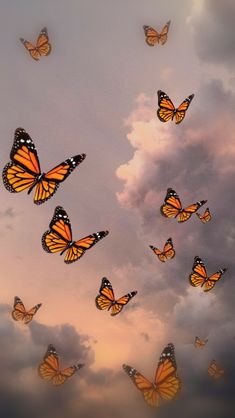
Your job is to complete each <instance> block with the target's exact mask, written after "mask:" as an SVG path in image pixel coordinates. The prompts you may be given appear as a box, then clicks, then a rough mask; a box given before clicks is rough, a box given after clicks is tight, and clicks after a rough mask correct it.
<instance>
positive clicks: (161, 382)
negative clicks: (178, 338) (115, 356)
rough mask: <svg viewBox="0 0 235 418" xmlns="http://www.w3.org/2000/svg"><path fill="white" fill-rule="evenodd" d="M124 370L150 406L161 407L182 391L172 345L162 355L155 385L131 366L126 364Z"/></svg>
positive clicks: (168, 345)
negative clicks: (162, 402) (164, 402)
mask: <svg viewBox="0 0 235 418" xmlns="http://www.w3.org/2000/svg"><path fill="white" fill-rule="evenodd" d="M123 369H124V370H125V372H126V373H127V374H128V376H129V377H130V378H131V380H132V381H133V383H134V385H135V386H136V387H137V389H139V390H140V391H141V393H142V395H143V397H144V400H145V402H147V404H148V405H150V406H159V404H160V403H161V401H163V400H171V399H173V398H175V397H176V395H177V393H178V392H179V391H180V388H181V381H180V379H179V378H178V376H177V366H176V361H175V349H174V345H173V344H171V343H169V344H167V346H166V347H165V348H164V350H163V352H162V354H161V357H160V360H159V363H158V366H157V370H156V374H155V378H154V382H153V383H152V382H150V381H149V380H148V379H146V377H144V376H143V375H142V374H140V373H139V372H138V371H137V370H136V369H134V368H133V367H131V366H128V365H126V364H124V365H123Z"/></svg>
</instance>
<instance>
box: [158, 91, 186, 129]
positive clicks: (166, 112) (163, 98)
mask: <svg viewBox="0 0 235 418" xmlns="http://www.w3.org/2000/svg"><path fill="white" fill-rule="evenodd" d="M157 94H158V106H159V109H158V110H157V115H158V118H159V119H160V121H161V122H168V121H169V120H174V118H175V123H176V124H177V125H178V124H179V123H181V122H182V120H183V119H184V117H185V114H186V111H187V109H188V108H189V105H190V103H191V101H192V100H193V98H194V94H191V95H190V96H188V97H187V98H186V99H185V100H184V101H183V102H182V103H181V105H180V106H179V107H177V108H175V106H174V105H173V103H172V101H171V99H170V97H169V96H167V94H166V93H164V91H162V90H158V92H157Z"/></svg>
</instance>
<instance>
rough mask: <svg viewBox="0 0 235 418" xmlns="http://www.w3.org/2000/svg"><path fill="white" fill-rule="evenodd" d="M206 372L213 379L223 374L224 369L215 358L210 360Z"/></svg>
mask: <svg viewBox="0 0 235 418" xmlns="http://www.w3.org/2000/svg"><path fill="white" fill-rule="evenodd" d="M208 374H209V376H211V377H213V378H214V379H220V378H221V377H223V376H224V369H222V368H221V367H220V366H219V365H218V363H217V362H216V361H215V360H212V362H211V364H210V365H209V367H208Z"/></svg>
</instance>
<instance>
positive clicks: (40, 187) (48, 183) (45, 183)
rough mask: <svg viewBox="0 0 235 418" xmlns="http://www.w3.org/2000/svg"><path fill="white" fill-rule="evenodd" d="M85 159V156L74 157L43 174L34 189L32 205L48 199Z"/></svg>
mask: <svg viewBox="0 0 235 418" xmlns="http://www.w3.org/2000/svg"><path fill="white" fill-rule="evenodd" d="M85 158H86V154H80V155H75V156H74V157H71V158H68V159H67V160H65V161H63V162H62V163H60V164H59V165H57V166H56V167H54V168H53V169H52V170H50V171H48V173H46V174H44V176H43V177H42V179H41V180H40V181H39V182H38V183H37V185H36V187H35V194H34V203H36V205H40V204H41V203H44V202H46V200H48V199H50V198H51V197H52V196H53V195H54V193H55V192H56V190H57V189H58V187H59V185H60V183H62V182H63V181H64V180H65V179H67V177H68V176H69V175H70V174H71V173H72V171H73V170H74V169H75V168H76V167H77V166H78V165H79V164H81V162H82V161H83V160H84V159H85Z"/></svg>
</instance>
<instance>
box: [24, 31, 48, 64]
mask: <svg viewBox="0 0 235 418" xmlns="http://www.w3.org/2000/svg"><path fill="white" fill-rule="evenodd" d="M20 41H21V42H22V44H23V45H24V46H25V48H26V49H27V51H28V52H29V54H30V56H31V57H32V58H33V59H34V60H35V61H38V60H39V58H40V57H46V56H47V55H49V54H50V53H51V44H50V43H49V38H48V33H47V28H43V29H42V30H41V32H40V34H39V36H38V39H37V42H36V45H33V44H31V42H28V41H26V40H25V39H23V38H20Z"/></svg>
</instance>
